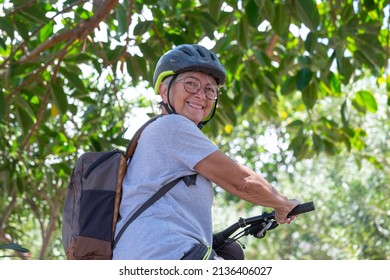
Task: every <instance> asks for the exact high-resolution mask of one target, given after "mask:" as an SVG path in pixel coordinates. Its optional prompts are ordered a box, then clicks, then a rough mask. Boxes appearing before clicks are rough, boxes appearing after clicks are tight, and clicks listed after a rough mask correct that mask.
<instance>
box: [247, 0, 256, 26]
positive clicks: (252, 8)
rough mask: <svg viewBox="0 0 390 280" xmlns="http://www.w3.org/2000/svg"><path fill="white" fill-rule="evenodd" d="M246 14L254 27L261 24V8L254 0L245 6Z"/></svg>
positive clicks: (250, 0)
mask: <svg viewBox="0 0 390 280" xmlns="http://www.w3.org/2000/svg"><path fill="white" fill-rule="evenodd" d="M245 14H246V16H247V18H248V22H249V24H250V25H252V26H253V27H254V28H257V27H258V26H259V8H258V6H257V5H256V3H255V2H254V1H253V0H249V2H248V4H247V5H246V7H245Z"/></svg>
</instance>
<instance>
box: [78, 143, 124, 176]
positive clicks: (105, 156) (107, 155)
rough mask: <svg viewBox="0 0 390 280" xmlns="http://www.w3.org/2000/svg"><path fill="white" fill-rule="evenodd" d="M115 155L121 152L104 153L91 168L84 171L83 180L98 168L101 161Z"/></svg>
mask: <svg viewBox="0 0 390 280" xmlns="http://www.w3.org/2000/svg"><path fill="white" fill-rule="evenodd" d="M116 153H122V151H120V150H113V151H111V152H107V153H105V154H104V155H102V156H101V157H100V158H98V159H97V160H95V162H94V163H92V164H91V166H90V167H89V168H88V169H87V170H86V171H85V173H84V179H87V178H88V176H89V175H90V174H91V173H92V171H93V170H94V169H95V168H96V167H98V166H99V165H100V164H101V163H102V162H103V161H105V160H107V159H109V158H110V157H112V156H113V155H114V154H116Z"/></svg>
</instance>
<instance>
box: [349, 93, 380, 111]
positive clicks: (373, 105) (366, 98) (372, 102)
mask: <svg viewBox="0 0 390 280" xmlns="http://www.w3.org/2000/svg"><path fill="white" fill-rule="evenodd" d="M354 101H355V102H356V103H357V104H358V105H359V106H361V107H364V108H365V109H367V110H368V111H369V112H371V113H376V112H377V111H378V103H377V102H376V99H375V97H374V95H373V94H372V92H370V91H367V90H361V91H358V92H356V93H355V99H354Z"/></svg>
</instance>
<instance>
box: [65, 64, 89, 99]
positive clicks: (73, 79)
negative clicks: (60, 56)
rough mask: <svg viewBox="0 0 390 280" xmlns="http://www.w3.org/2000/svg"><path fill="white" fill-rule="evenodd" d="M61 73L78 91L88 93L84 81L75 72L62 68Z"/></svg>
mask: <svg viewBox="0 0 390 280" xmlns="http://www.w3.org/2000/svg"><path fill="white" fill-rule="evenodd" d="M60 73H61V74H63V75H64V77H65V78H66V79H67V80H68V81H69V83H70V84H71V85H73V86H74V87H75V88H76V89H77V90H78V91H80V92H81V93H87V90H86V88H85V86H84V83H83V81H82V80H81V79H80V78H79V76H78V75H77V73H74V72H73V71H72V72H71V71H68V70H67V69H65V68H63V67H62V68H60Z"/></svg>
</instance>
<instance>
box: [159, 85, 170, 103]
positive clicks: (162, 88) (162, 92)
mask: <svg viewBox="0 0 390 280" xmlns="http://www.w3.org/2000/svg"><path fill="white" fill-rule="evenodd" d="M158 92H159V93H160V96H161V99H162V100H163V102H164V103H168V96H167V92H168V87H167V86H166V85H165V84H164V83H160V85H159V86H158Z"/></svg>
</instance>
